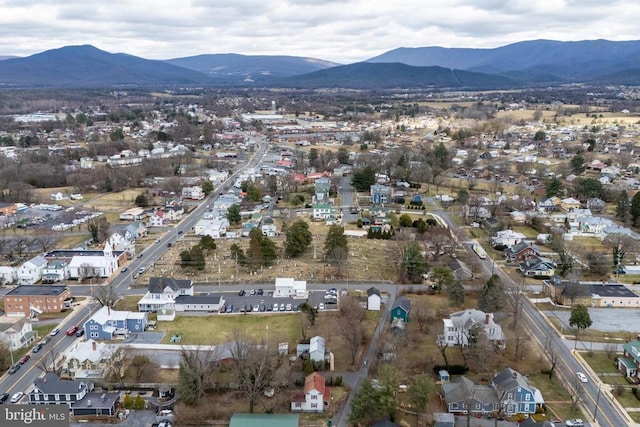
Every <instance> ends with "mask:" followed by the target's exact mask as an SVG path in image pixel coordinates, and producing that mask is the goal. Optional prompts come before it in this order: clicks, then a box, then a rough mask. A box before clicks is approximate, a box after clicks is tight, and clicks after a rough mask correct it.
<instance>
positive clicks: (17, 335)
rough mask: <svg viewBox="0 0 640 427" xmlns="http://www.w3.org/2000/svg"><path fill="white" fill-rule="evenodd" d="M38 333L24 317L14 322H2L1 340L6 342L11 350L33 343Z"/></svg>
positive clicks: (0, 325) (0, 327)
mask: <svg viewBox="0 0 640 427" xmlns="http://www.w3.org/2000/svg"><path fill="white" fill-rule="evenodd" d="M37 337H38V333H37V332H36V331H34V330H33V327H32V325H31V322H30V321H29V320H28V319H25V318H22V319H20V320H18V321H17V322H13V323H0V341H2V342H4V343H6V344H7V345H8V346H9V349H10V350H11V351H16V350H18V349H21V348H22V347H27V346H29V345H31V344H32V343H33V342H34V341H35V340H36V338H37Z"/></svg>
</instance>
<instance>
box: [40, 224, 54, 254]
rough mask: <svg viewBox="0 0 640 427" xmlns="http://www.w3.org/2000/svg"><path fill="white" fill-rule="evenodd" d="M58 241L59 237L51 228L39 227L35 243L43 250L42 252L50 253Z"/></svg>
mask: <svg viewBox="0 0 640 427" xmlns="http://www.w3.org/2000/svg"><path fill="white" fill-rule="evenodd" d="M57 241H58V236H57V235H56V233H55V231H53V230H52V229H51V227H47V226H43V227H38V230H37V232H36V237H35V243H36V244H37V245H38V246H39V247H40V249H42V252H48V251H49V250H50V249H51V248H53V245H55V243H56V242H57Z"/></svg>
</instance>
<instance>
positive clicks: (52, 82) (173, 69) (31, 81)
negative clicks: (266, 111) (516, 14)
mask: <svg viewBox="0 0 640 427" xmlns="http://www.w3.org/2000/svg"><path fill="white" fill-rule="evenodd" d="M638 64H640V41H624V42H613V41H608V40H588V41H577V42H559V41H552V40H533V41H525V42H519V43H513V44H509V45H506V46H502V47H498V48H494V49H468V48H442V47H419V48H398V49H394V50H391V51H388V52H385V53H383V54H381V55H379V56H376V57H374V58H370V59H368V60H366V61H363V62H359V63H354V64H347V65H340V64H336V63H333V62H330V61H325V60H322V59H316V58H305V57H296V56H266V55H253V56H252V55H239V54H207V55H197V56H190V57H184V58H174V59H168V60H149V59H144V58H140V57H137V56H133V55H128V54H125V53H110V52H106V51H103V50H100V49H98V48H96V47H93V46H90V45H83V46H66V47H62V48H59V49H52V50H47V51H44V52H41V53H37V54H34V55H31V56H28V57H24V58H18V57H8V58H7V57H2V56H0V87H9V88H33V87H67V88H94V87H102V88H114V87H115V88H117V87H147V88H148V87H195V86H241V87H296V88H321V87H336V88H353V89H390V88H405V89H406V88H436V89H437V88H455V89H469V90H474V89H482V90H486V89H507V88H517V87H530V86H538V85H545V86H548V85H560V84H565V83H592V84H605V83H606V84H627V85H635V84H640V66H638Z"/></svg>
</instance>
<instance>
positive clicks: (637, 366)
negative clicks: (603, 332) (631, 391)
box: [617, 340, 640, 384]
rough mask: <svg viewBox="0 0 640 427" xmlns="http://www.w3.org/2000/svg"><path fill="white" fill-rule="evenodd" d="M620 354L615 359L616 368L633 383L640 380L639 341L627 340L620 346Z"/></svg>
mask: <svg viewBox="0 0 640 427" xmlns="http://www.w3.org/2000/svg"><path fill="white" fill-rule="evenodd" d="M622 351H623V353H622V356H619V357H618V359H617V364H618V370H620V372H622V375H624V376H625V377H626V378H628V379H629V380H631V381H633V382H634V383H635V384H638V383H639V382H640V376H639V375H638V370H640V341H638V340H634V341H629V342H628V343H626V344H625V345H623V346H622Z"/></svg>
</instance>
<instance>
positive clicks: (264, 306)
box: [260, 304, 267, 312]
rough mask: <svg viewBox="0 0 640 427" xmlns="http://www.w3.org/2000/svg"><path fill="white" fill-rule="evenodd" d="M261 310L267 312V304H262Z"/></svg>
mask: <svg viewBox="0 0 640 427" xmlns="http://www.w3.org/2000/svg"><path fill="white" fill-rule="evenodd" d="M260 311H261V312H265V311H267V306H266V305H264V304H260Z"/></svg>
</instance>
